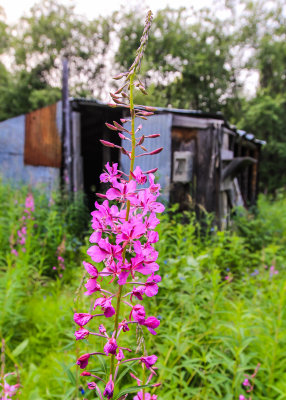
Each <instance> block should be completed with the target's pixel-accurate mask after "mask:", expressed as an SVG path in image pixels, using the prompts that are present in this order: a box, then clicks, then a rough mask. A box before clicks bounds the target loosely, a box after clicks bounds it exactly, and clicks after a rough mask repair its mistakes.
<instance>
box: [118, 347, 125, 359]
mask: <svg viewBox="0 0 286 400" xmlns="http://www.w3.org/2000/svg"><path fill="white" fill-rule="evenodd" d="M116 359H117V360H118V361H121V360H123V359H124V354H123V351H122V350H121V349H119V350H118V354H117V356H116Z"/></svg>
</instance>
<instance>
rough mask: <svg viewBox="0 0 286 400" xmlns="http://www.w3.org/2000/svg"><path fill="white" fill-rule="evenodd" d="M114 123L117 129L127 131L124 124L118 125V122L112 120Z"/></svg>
mask: <svg viewBox="0 0 286 400" xmlns="http://www.w3.org/2000/svg"><path fill="white" fill-rule="evenodd" d="M113 123H114V125H115V126H116V128H117V129H119V130H120V131H125V132H128V130H127V129H125V128H124V126H122V125H120V124H119V123H118V122H116V121H113Z"/></svg>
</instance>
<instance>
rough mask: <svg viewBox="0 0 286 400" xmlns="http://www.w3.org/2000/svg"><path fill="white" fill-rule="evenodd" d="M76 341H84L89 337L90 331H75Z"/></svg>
mask: <svg viewBox="0 0 286 400" xmlns="http://www.w3.org/2000/svg"><path fill="white" fill-rule="evenodd" d="M74 335H75V337H76V340H80V339H84V338H86V337H87V336H88V335H89V331H88V330H87V329H84V328H81V329H80V330H79V331H75V333H74Z"/></svg>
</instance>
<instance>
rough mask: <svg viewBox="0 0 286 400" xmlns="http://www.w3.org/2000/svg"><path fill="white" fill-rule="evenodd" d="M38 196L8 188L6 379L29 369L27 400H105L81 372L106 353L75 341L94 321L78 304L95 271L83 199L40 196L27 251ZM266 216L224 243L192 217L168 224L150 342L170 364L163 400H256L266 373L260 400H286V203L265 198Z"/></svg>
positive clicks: (242, 224) (222, 235)
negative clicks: (76, 319) (84, 357)
mask: <svg viewBox="0 0 286 400" xmlns="http://www.w3.org/2000/svg"><path fill="white" fill-rule="evenodd" d="M27 193H28V189H27V188H23V189H22V190H20V191H19V190H18V191H15V190H13V189H12V188H11V187H9V186H5V185H1V186H0V200H1V205H2V207H1V210H0V213H1V214H0V238H1V250H0V334H1V337H2V338H4V339H5V343H6V354H5V359H6V362H5V371H6V372H8V371H12V370H14V369H15V367H14V365H15V364H16V365H17V366H18V368H19V373H20V379H21V385H22V388H21V395H20V396H19V398H21V399H23V400H26V399H27V400H28V399H29V400H32V399H35V400H41V399H83V398H88V399H89V398H94V392H90V393H88V390H87V391H86V393H85V394H84V395H83V394H81V392H80V385H82V384H83V383H84V382H85V381H83V380H81V379H82V378H80V377H79V376H78V371H77V368H76V367H75V360H76V358H77V357H78V355H80V354H83V353H84V352H85V351H91V350H93V351H94V348H95V345H94V342H93V341H92V340H90V341H87V340H86V341H85V342H84V343H83V342H81V343H76V342H75V340H74V336H73V333H74V330H75V326H74V323H73V312H74V310H78V311H82V310H87V309H88V306H87V305H86V300H84V299H83V296H82V290H81V291H79V293H77V294H76V290H77V288H78V286H79V283H80V281H81V278H82V274H83V268H82V267H81V261H82V260H84V259H87V258H86V257H85V251H86V248H87V245H88V244H87V237H88V234H87V232H85V229H86V225H85V220H86V219H85V211H84V208H83V207H82V205H81V204H82V202H81V199H78V202H76V203H75V204H74V205H70V204H69V202H68V201H67V202H64V203H62V202H59V201H57V199H52V200H48V199H46V198H45V196H44V195H40V194H39V193H37V194H34V196H35V211H34V212H33V213H32V218H33V219H32V218H31V219H28V220H27V221H25V226H26V228H27V234H26V243H25V247H24V248H25V251H22V250H21V248H23V246H22V245H19V244H17V243H16V242H17V231H18V230H19V229H21V228H22V227H23V220H22V219H21V217H22V216H23V215H24V202H25V197H26V195H27ZM256 213H257V215H256V217H255V218H254V217H253V216H252V215H251V214H248V213H245V212H243V211H242V210H238V212H237V215H236V217H235V219H236V223H235V226H234V229H233V230H232V231H231V232H217V231H215V230H213V229H212V228H211V223H210V222H208V221H207V222H206V224H205V227H204V230H203V231H202V230H201V229H200V227H199V226H198V225H197V224H196V223H195V221H194V219H193V217H192V216H191V215H190V216H189V217H190V223H189V224H187V225H182V224H181V223H180V221H181V216H179V215H177V216H176V217H174V218H172V219H170V218H169V217H168V215H164V216H163V217H162V221H161V224H160V226H159V229H158V230H159V233H160V242H159V244H158V246H157V247H158V250H159V252H160V256H159V263H160V268H161V269H160V272H161V275H162V278H163V280H162V282H161V284H160V291H159V294H158V296H156V298H152V299H151V301H150V302H149V303H150V304H149V305H148V306H147V308H148V307H149V309H150V313H151V310H152V315H154V316H157V317H159V318H160V320H161V325H160V327H159V329H158V335H157V336H156V337H154V336H152V337H151V335H146V337H145V340H146V346H147V348H151V349H152V351H153V352H154V354H158V356H159V362H158V367H159V380H160V381H162V382H163V385H162V388H161V389H159V390H157V391H156V393H157V394H158V396H159V398H161V399H164V400H171V399H176V400H177V399H178V400H180V399H192V400H195V399H197V400H203V399H205V400H214V399H225V400H227V399H229V400H231V399H239V395H241V394H244V395H245V396H246V392H245V389H244V388H243V386H242V382H243V380H244V379H245V376H244V374H252V373H253V371H254V369H255V367H256V366H257V365H258V364H259V363H260V364H261V366H260V369H259V371H258V374H257V376H256V379H255V388H254V392H253V396H252V399H253V400H255V399H256V400H258V399H259V400H263V399H265V400H266V399H277V400H278V399H279V400H280V399H281V400H282V399H286V362H285V358H286V319H285V317H286V316H285V309H286V307H285V306H286V298H285V296H286V291H285V289H286V280H285V277H286V268H285V262H286V249H285V241H286V235H285V233H286V232H285V231H286V199H285V197H284V196H283V194H281V195H280V196H278V199H276V201H275V202H271V201H270V200H267V199H266V198H264V197H262V198H261V199H260V200H259V204H258V210H257V211H256ZM84 232H85V235H84ZM13 248H14V249H16V250H17V251H18V256H15V255H14V254H12V253H11V249H13ZM59 254H60V255H61V256H62V257H63V258H64V264H65V267H66V269H65V270H63V269H61V268H60V265H59V264H58V260H57V256H58V255H59ZM271 266H274V268H272V269H270V267H271ZM53 267H56V269H53ZM274 271H278V273H274ZM60 274H62V277H60ZM226 278H227V279H226ZM133 333H134V334H135V332H133ZM130 336H131V335H130ZM130 336H129V337H130ZM133 336H134V335H133ZM126 341H127V342H128V341H129V342H130V343H129V346H131V347H132V348H134V347H135V346H136V344H134V342H132V341H131V339H129V338H128V337H127V338H126ZM97 343H98V341H97ZM98 362H99V364H98V365H99V366H100V362H102V360H98ZM12 379H13V378H12ZM12 379H11V382H12ZM128 379H129V378H127V375H126V376H125V377H124V378H123V379H122V385H125V384H127V383H129V382H128ZM92 396H93V397H92ZM129 397H130V398H132V395H130V396H129Z"/></svg>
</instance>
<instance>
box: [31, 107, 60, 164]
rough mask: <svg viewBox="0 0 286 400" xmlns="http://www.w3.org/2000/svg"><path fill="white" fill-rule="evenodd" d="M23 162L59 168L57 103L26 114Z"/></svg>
mask: <svg viewBox="0 0 286 400" xmlns="http://www.w3.org/2000/svg"><path fill="white" fill-rule="evenodd" d="M24 163H25V164H28V165H35V166H36V165H37V166H40V165H41V166H46V167H55V168H60V166H61V140H60V135H59V132H58V127H57V104H52V105H50V106H47V107H44V108H41V109H39V110H36V111H32V112H31V113H29V114H27V115H26V124H25V147H24Z"/></svg>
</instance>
